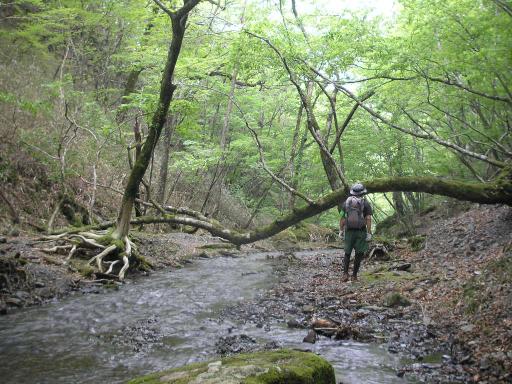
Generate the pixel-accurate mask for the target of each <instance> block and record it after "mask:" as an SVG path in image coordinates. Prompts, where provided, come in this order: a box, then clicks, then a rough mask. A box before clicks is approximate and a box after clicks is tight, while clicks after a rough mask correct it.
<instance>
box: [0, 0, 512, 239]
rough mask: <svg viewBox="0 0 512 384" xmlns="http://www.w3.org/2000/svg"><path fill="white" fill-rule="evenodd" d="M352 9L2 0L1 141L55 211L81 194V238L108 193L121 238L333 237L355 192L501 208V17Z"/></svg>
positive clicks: (465, 11) (511, 24)
mask: <svg viewBox="0 0 512 384" xmlns="http://www.w3.org/2000/svg"><path fill="white" fill-rule="evenodd" d="M348 4H349V2H336V5H333V4H331V2H327V1H326V2H318V1H296V0H291V1H286V0H280V1H279V2H260V1H251V0H244V1H232V2H227V1H226V2H224V1H220V2H217V1H213V0H212V1H199V0H197V1H196V0H185V1H183V2H181V1H174V0H173V1H168V0H160V1H156V0H155V1H152V2H151V1H140V0H123V1H116V2H112V1H105V0H93V1H87V2H83V1H76V0H60V1H37V0H33V1H12V2H9V3H7V4H5V5H2V6H1V8H0V17H1V19H0V23H1V24H0V27H1V31H2V34H1V37H0V38H1V41H2V46H3V54H2V58H1V62H2V66H3V69H4V70H3V74H2V88H1V89H0V99H1V100H2V106H1V108H2V117H1V122H0V124H1V127H2V132H3V136H4V137H6V138H8V139H9V141H10V142H12V143H17V144H20V145H22V146H23V148H25V150H27V151H29V152H30V153H32V154H33V156H34V157H37V158H39V159H40V160H41V161H42V162H45V163H46V164H48V166H49V167H51V169H52V170H53V171H52V172H53V173H52V177H53V178H54V179H55V181H56V182H57V183H58V185H59V186H60V187H59V188H60V189H59V190H60V191H61V195H60V196H61V199H62V198H63V196H65V195H66V194H68V192H69V191H70V190H71V189H73V188H75V189H76V186H75V187H74V185H75V184H74V183H75V182H76V180H77V179H80V180H81V182H82V183H83V192H82V195H83V196H82V199H83V200H86V203H85V205H87V210H88V211H89V216H90V217H91V219H90V222H89V223H87V224H94V222H96V223H98V222H101V221H102V220H100V219H99V218H98V217H95V213H94V212H95V208H96V207H95V204H96V195H97V193H99V192H98V190H99V189H101V190H105V191H108V193H111V194H114V196H118V198H117V200H118V201H119V209H118V214H119V215H118V216H119V219H118V221H117V225H116V226H115V227H116V231H114V238H116V239H118V240H119V239H123V238H124V237H125V236H126V235H127V234H128V228H129V226H128V225H129V222H130V221H132V222H138V223H142V222H147V223H150V222H157V221H160V222H171V223H178V224H185V225H192V226H196V227H200V228H204V229H207V230H209V231H211V232H212V233H214V234H216V235H218V236H221V237H224V238H226V239H228V240H230V241H233V242H235V243H237V244H241V243H245V242H250V241H254V240H257V239H259V238H263V237H266V236H270V235H273V234H275V233H277V232H279V231H280V230H282V229H284V228H286V227H287V226H290V225H293V224H296V223H297V222H299V221H300V220H303V219H305V218H309V217H312V216H314V215H316V214H319V213H323V216H322V219H321V220H322V221H323V222H324V223H326V224H330V225H336V224H335V223H336V220H337V214H336V212H335V210H330V211H329V209H330V208H333V207H335V206H336V205H339V204H340V203H341V201H342V200H343V199H344V198H345V196H346V194H347V190H348V186H349V185H350V184H351V183H354V182H356V181H363V182H365V184H366V185H367V187H368V190H369V192H370V193H377V192H378V193H387V192H393V193H392V194H381V195H378V196H379V197H378V198H374V197H372V196H370V198H374V199H375V200H374V202H375V203H376V205H377V206H378V205H379V204H383V205H386V206H391V207H392V209H394V210H395V211H397V213H399V212H400V211H402V210H404V209H416V210H418V209H421V205H422V201H423V193H431V194H440V195H444V196H451V197H455V198H459V199H465V200H470V201H475V202H481V203H505V204H509V205H510V204H511V202H512V181H511V160H510V159H511V156H512V139H511V105H512V93H511V89H512V84H511V74H510V68H511V67H512V66H511V64H512V63H511V61H512V56H511V55H510V52H512V7H511V6H510V4H509V3H508V2H505V1H498V0H494V1H493V0H482V1H469V0H448V1H446V0H444V1H439V0H428V1H427V0H400V1H394V2H393V1H389V2H386V3H383V4H388V5H389V6H393V11H392V12H389V11H388V12H384V11H385V10H384V6H381V7H380V8H376V9H366V8H363V7H353V6H352V7H351V8H349V7H348ZM160 136H162V137H163V138H162V139H160ZM126 148H128V155H126V153H127V151H126ZM0 176H2V178H3V179H6V175H5V173H0ZM123 190H124V191H125V192H124V198H123V199H122V200H121V199H120V198H119V197H120V195H118V193H119V192H122V191H123ZM84 197H87V198H84ZM384 199H387V202H386V201H385V200H384ZM128 200H129V201H130V203H129V204H127V202H128ZM121 201H122V203H121ZM133 204H135V212H136V216H137V217H136V218H133V217H132V215H133V214H134V213H133V212H132V206H133ZM184 207H187V208H186V209H185V208H184ZM151 209H153V212H151ZM276 217H277V219H276ZM52 222H53V220H51V219H50V220H49V227H50V228H51V227H52ZM221 223H229V224H221ZM333 223H334V224H333ZM101 225H103V224H101ZM246 228H252V230H251V231H248V230H247V229H246Z"/></svg>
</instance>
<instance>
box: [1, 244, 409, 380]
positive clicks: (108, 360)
mask: <svg viewBox="0 0 512 384" xmlns="http://www.w3.org/2000/svg"><path fill="white" fill-rule="evenodd" d="M267 256H268V254H264V253H254V254H249V255H247V256H245V257H241V258H231V257H220V258H215V259H206V260H203V259H199V260H197V261H195V262H194V263H193V264H192V265H190V266H187V267H186V268H183V269H180V270H175V271H168V272H158V273H154V274H153V275H152V276H151V277H150V278H141V279H138V280H136V281H132V282H129V283H127V284H125V285H123V286H122V287H121V288H120V289H118V290H112V291H109V292H107V293H101V294H87V295H77V296H72V297H68V298H67V299H65V300H62V301H59V302H55V303H52V304H49V305H45V306H44V307H35V308H29V309H26V310H21V311H18V312H15V313H12V314H9V315H7V316H3V317H0V362H1V364H0V382H2V383H4V384H8V383H17V384H20V383H66V384H67V383H98V382H101V383H122V382H125V381H127V380H128V379H130V378H133V377H136V376H140V375H143V374H147V373H150V372H154V371H158V370H163V369H166V368H171V367H177V366H181V365H184V364H188V363H191V362H196V361H203V360H209V359H214V358H217V356H216V355H215V342H216V341H217V340H218V338H219V337H220V336H227V335H230V334H246V335H248V336H251V337H253V338H255V339H257V340H258V341H261V342H270V341H276V342H278V343H279V344H280V345H282V346H285V347H298V348H309V349H312V350H313V351H315V352H318V353H319V354H321V355H322V356H323V357H325V358H326V359H327V360H329V361H330V362H331V363H332V364H333V366H334V367H335V370H336V377H337V381H339V382H343V383H344V384H347V383H396V382H406V381H405V380H403V379H399V378H397V376H396V375H395V371H394V368H396V367H397V366H398V365H399V363H400V362H399V360H398V357H397V356H396V355H391V354H389V353H388V352H387V351H386V349H385V348H384V346H379V345H375V344H362V343H356V342H343V343H342V342H340V341H336V340H330V339H327V338H324V337H321V338H320V340H319V341H318V342H317V343H316V344H314V345H311V344H303V343H302V342H301V341H302V338H303V337H304V336H305V332H306V331H305V330H296V329H295V330H294V329H288V328H286V325H283V324H274V325H271V327H270V329H268V328H267V329H265V328H258V327H256V326H255V325H254V324H252V323H247V324H245V325H241V324H236V323H231V322H229V321H225V320H221V319H220V318H219V312H220V310H221V309H222V308H224V307H226V306H228V305H230V304H233V303H234V302H237V301H242V300H244V299H251V298H253V297H254V296H255V295H256V294H258V293H261V292H263V291H264V289H265V288H269V287H271V286H272V284H274V283H275V282H276V281H277V276H276V274H275V273H274V270H273V263H274V262H272V261H271V260H268V258H267Z"/></svg>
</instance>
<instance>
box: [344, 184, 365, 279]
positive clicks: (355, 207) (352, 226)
mask: <svg viewBox="0 0 512 384" xmlns="http://www.w3.org/2000/svg"><path fill="white" fill-rule="evenodd" d="M366 192H367V191H366V188H365V187H364V185H363V184H361V183H356V184H354V185H353V186H352V188H350V196H349V197H348V198H347V200H345V202H344V203H343V205H342V207H341V209H342V211H341V219H340V237H341V236H342V234H343V231H345V257H344V258H343V277H342V278H341V281H343V282H345V281H347V280H348V277H349V276H348V266H349V263H350V255H351V253H352V250H353V249H354V250H355V258H354V269H353V271H352V278H351V280H352V281H357V272H358V271H359V267H360V266H361V261H362V260H363V256H364V254H365V253H366V251H367V250H368V242H369V241H370V240H371V238H372V207H371V205H370V203H368V201H366V199H365V198H364V197H363V196H364V195H365V193H366Z"/></svg>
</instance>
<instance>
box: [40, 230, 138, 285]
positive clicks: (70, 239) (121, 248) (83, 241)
mask: <svg viewBox="0 0 512 384" xmlns="http://www.w3.org/2000/svg"><path fill="white" fill-rule="evenodd" d="M38 241H39V242H40V243H48V242H53V243H54V244H55V245H54V246H53V247H48V248H38V249H39V250H41V251H42V252H45V253H62V252H63V251H66V253H67V256H66V259H65V260H64V262H63V265H68V264H69V262H70V260H71V258H72V257H73V256H75V255H77V254H84V255H89V258H88V261H87V263H88V264H91V263H93V264H94V265H95V269H96V270H97V271H98V272H97V273H98V274H101V275H107V276H117V278H118V279H119V280H123V279H124V278H125V275H126V272H127V270H128V269H129V267H130V261H131V260H132V259H137V257H138V256H136V255H135V254H134V253H135V251H136V246H135V244H134V243H133V242H132V241H131V240H130V239H129V238H128V236H126V237H125V238H124V239H123V240H116V239H114V238H113V237H112V236H111V235H110V233H109V232H108V231H106V230H99V231H92V230H90V229H89V230H87V231H83V228H82V230H81V231H72V232H71V233H69V232H64V233H61V234H58V235H50V236H45V237H43V238H40V239H38ZM91 251H97V252H98V253H97V254H95V255H94V256H92V257H90V254H91ZM121 262H122V264H121ZM141 264H144V265H146V264H147V262H145V261H143V263H141ZM116 269H118V271H117V272H116V274H115V275H113V273H114V270H116ZM105 270H106V272H105Z"/></svg>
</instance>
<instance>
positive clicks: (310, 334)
mask: <svg viewBox="0 0 512 384" xmlns="http://www.w3.org/2000/svg"><path fill="white" fill-rule="evenodd" d="M302 342H303V343H311V344H315V343H316V332H315V331H314V330H313V329H311V330H310V331H309V332H308V334H307V335H306V337H305V338H304V339H303V340H302Z"/></svg>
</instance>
